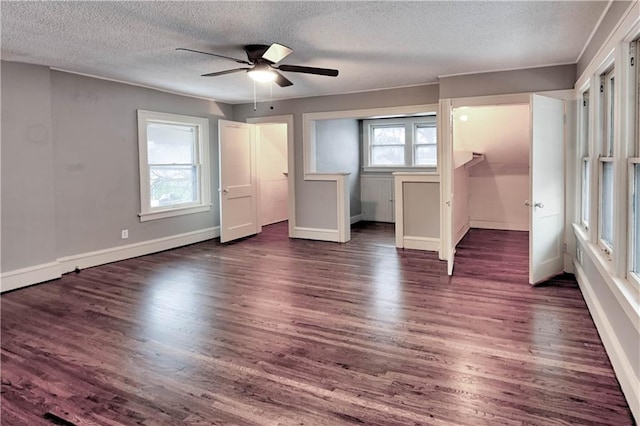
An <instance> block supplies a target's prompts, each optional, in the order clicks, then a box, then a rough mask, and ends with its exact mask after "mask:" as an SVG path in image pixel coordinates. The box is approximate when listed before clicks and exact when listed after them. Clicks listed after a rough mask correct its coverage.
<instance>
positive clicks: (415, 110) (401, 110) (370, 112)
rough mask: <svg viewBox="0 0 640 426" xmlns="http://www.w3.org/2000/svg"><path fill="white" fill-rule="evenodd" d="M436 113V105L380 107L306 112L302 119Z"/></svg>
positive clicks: (364, 117) (315, 119)
mask: <svg viewBox="0 0 640 426" xmlns="http://www.w3.org/2000/svg"><path fill="white" fill-rule="evenodd" d="M437 113H438V104H423V105H407V106H397V107H382V108H368V109H353V110H346V111H326V112H307V113H304V114H302V119H303V120H305V121H317V120H337V119H342V118H353V119H368V118H372V117H378V116H382V117H384V116H388V115H393V116H396V115H406V116H411V115H416V114H425V115H430V114H436V115H437Z"/></svg>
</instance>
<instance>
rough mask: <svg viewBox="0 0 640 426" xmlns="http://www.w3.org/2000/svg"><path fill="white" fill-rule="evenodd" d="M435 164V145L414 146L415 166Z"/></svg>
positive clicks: (436, 152) (436, 151)
mask: <svg viewBox="0 0 640 426" xmlns="http://www.w3.org/2000/svg"><path fill="white" fill-rule="evenodd" d="M437 164H438V146H437V145H416V166H435V165H437Z"/></svg>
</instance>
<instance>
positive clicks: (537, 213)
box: [525, 95, 564, 284]
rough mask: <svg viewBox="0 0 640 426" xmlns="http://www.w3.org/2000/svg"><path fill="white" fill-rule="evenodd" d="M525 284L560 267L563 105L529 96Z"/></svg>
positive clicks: (543, 277)
mask: <svg viewBox="0 0 640 426" xmlns="http://www.w3.org/2000/svg"><path fill="white" fill-rule="evenodd" d="M530 102H531V103H530V104H531V151H530V152H531V155H530V156H529V162H530V163H529V167H530V169H529V170H530V171H531V177H530V185H531V190H530V198H529V200H527V201H526V202H525V204H526V205H528V206H529V208H530V215H529V224H530V227H529V283H531V284H537V283H540V282H542V281H544V280H546V279H548V278H550V277H552V276H554V275H556V274H559V273H561V272H562V270H563V268H564V254H563V242H564V237H563V233H564V103H563V101H562V100H560V99H554V98H548V97H546V96H540V95H531V101H530Z"/></svg>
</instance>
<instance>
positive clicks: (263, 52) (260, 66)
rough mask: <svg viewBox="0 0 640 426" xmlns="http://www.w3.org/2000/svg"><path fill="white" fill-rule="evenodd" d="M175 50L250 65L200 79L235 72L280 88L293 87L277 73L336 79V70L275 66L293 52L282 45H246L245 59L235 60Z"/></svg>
mask: <svg viewBox="0 0 640 426" xmlns="http://www.w3.org/2000/svg"><path fill="white" fill-rule="evenodd" d="M176 50H184V51H187V52H194V53H201V54H203V55H210V56H215V57H217V58H222V59H228V60H230V61H234V62H237V63H239V64H243V65H250V67H243V68H234V69H231V70H226V71H218V72H211V73H208V74H202V77H216V76H219V75H225V74H231V73H235V72H240V71H245V70H246V72H247V74H249V77H251V78H252V79H254V80H255V81H259V82H269V81H275V82H276V84H277V85H278V86H280V87H287V86H291V85H293V83H292V82H291V81H290V80H288V79H287V78H286V77H285V76H283V75H282V74H280V73H279V72H278V71H286V72H299V73H303V74H316V75H326V76H329V77H337V76H338V70H334V69H329V68H316V67H304V66H300V65H286V64H282V65H279V66H275V65H276V64H277V63H278V62H280V61H282V60H283V59H284V58H286V57H287V56H289V55H290V54H291V53H292V52H293V50H292V49H290V48H288V47H287V46H283V45H282V44H278V43H273V44H272V45H271V46H267V45H264V44H248V45H246V46H245V47H244V51H245V52H246V54H247V59H248V60H246V61H245V60H244V59H236V58H231V57H229V56H224V55H218V54H217V53H209V52H202V51H199V50H193V49H186V48H184V47H178V48H177V49H176Z"/></svg>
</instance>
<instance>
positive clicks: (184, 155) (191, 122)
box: [138, 110, 211, 221]
mask: <svg viewBox="0 0 640 426" xmlns="http://www.w3.org/2000/svg"><path fill="white" fill-rule="evenodd" d="M138 146H139V163H140V220H141V221H147V220H152V219H160V218H165V217H171V216H177V215H182V214H188V213H196V212H202V211H207V210H210V209H211V202H210V200H211V194H210V183H209V121H208V120H207V119H205V118H199V117H190V116H182V115H176V114H165V113H157V112H151V111H142V110H139V111H138Z"/></svg>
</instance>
